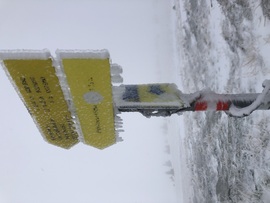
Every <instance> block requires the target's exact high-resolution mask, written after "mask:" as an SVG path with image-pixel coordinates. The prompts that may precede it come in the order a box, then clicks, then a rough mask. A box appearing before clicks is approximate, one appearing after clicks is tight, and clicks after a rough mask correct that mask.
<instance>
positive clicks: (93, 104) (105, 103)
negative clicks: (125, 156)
mask: <svg viewBox="0 0 270 203" xmlns="http://www.w3.org/2000/svg"><path fill="white" fill-rule="evenodd" d="M59 57H60V59H61V60H62V68H63V70H64V73H65V75H66V79H67V83H68V86H69V88H70V93H71V98H72V101H73V105H74V108H75V112H76V116H77V118H78V122H79V124H80V127H81V132H82V134H83V141H84V143H86V144H88V145H91V146H93V147H96V148H99V149H103V148H106V147H108V146H110V145H112V144H115V142H116V136H115V128H114V107H113V97H112V87H111V75H110V61H109V57H107V56H105V57H102V56H100V55H93V56H92V55H91V54H90V55H89V56H88V55H87V54H84V53H81V54H80V53H77V55H74V56H66V57H65V54H61V51H60V52H59Z"/></svg>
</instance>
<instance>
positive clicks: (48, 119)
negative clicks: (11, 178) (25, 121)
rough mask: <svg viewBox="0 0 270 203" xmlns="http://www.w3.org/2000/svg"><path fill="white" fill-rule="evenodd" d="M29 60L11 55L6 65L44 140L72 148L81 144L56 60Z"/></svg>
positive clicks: (6, 60)
mask: <svg viewBox="0 0 270 203" xmlns="http://www.w3.org/2000/svg"><path fill="white" fill-rule="evenodd" d="M24 56H27V54H26V55H24ZM15 58H16V57H15ZM24 58H25V57H24ZM26 58H27V59H17V58H16V59H12V54H11V55H10V57H9V58H8V59H4V60H3V63H4V66H5V67H6V69H7V71H8V73H9V75H10V76H11V78H12V80H13V81H14V83H15V86H16V88H17V89H18V90H19V94H20V95H21V97H22V99H23V101H24V103H25V105H26V107H27V109H28V111H29V113H30V114H31V116H32V117H33V119H34V120H35V122H36V124H37V125H38V127H39V129H40V131H41V133H42V134H43V136H44V138H45V139H46V140H47V141H48V142H49V143H51V144H53V145H57V146H59V147H63V148H67V149H68V148H70V147H72V146H73V145H75V144H76V143H78V135H77V132H76V131H75V129H74V126H73V125H74V123H73V120H72V117H71V114H70V112H69V110H68V105H67V103H66V101H65V98H64V95H63V92H62V90H61V87H60V85H59V80H58V78H57V76H56V74H55V68H54V67H53V65H52V60H51V59H50V58H48V59H28V58H31V55H29V56H27V57H26Z"/></svg>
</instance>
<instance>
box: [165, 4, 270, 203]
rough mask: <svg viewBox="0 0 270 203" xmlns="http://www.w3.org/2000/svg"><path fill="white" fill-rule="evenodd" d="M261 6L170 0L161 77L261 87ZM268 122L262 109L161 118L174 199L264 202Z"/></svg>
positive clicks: (223, 87) (223, 88)
mask: <svg viewBox="0 0 270 203" xmlns="http://www.w3.org/2000/svg"><path fill="white" fill-rule="evenodd" d="M268 8H269V3H268V2H267V1H261V2H258V1H255V0H251V1H233V0H229V1H228V0H211V1H208V0H192V1H190V0H175V6H174V10H175V19H174V20H175V24H176V29H175V33H176V35H175V45H176V47H175V49H177V50H176V52H175V53H176V55H175V61H174V62H175V66H174V68H172V70H171V71H172V72H173V73H174V75H170V74H166V72H168V69H167V70H166V72H165V71H164V77H166V78H167V79H170V80H172V81H175V83H177V85H178V86H179V87H180V88H181V90H182V91H183V92H184V93H192V92H197V91H200V90H203V89H211V90H212V91H214V92H217V93H223V94H240V93H255V92H258V93H260V92H261V91H262V88H261V84H262V82H263V81H264V80H265V79H269V76H270V71H269V66H270V61H269V56H267V55H268V54H269V52H270V43H269V35H270V29H269V24H270V20H269V16H270V13H269V9H268ZM266 89H267V88H266ZM265 91H267V90H265ZM262 97H263V95H262ZM261 99H262V98H258V101H256V102H255V103H254V105H258V103H260V102H261ZM250 108H251V107H250ZM249 110H250V109H249ZM269 121H270V115H269V112H268V111H254V112H253V113H252V114H251V115H250V116H248V117H245V118H233V117H228V116H227V115H226V114H225V113H222V112H196V113H194V112H188V113H184V114H183V116H182V117H172V118H168V119H167V125H166V130H167V133H168V135H169V143H170V149H171V150H170V151H171V155H172V157H173V158H172V166H173V170H174V180H175V185H176V189H177V191H178V194H179V202H184V203H187V202H192V203H211V202H213V203H216V202H233V203H234V202H237V203H239V202H240V203H251V202H252V203H253V202H256V203H267V202H269V201H270V199H269V194H270V192H269V191H270V184H269V180H270V175H269V174H270V173H269V171H270V165H269V158H270V153H269V151H270V142H269V141H270V139H269V130H270V129H269V125H268V124H269ZM183 125H184V127H183ZM174 133H175V134H178V136H177V137H176V136H174ZM176 143H177V144H176Z"/></svg>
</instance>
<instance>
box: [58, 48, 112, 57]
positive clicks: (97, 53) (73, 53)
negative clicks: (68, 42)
mask: <svg viewBox="0 0 270 203" xmlns="http://www.w3.org/2000/svg"><path fill="white" fill-rule="evenodd" d="M56 56H57V58H62V59H64V58H76V59H78V58H81V59H84V58H90V59H108V58H110V54H109V52H108V50H106V49H103V50H77V49H75V50H65V49H57V50H56Z"/></svg>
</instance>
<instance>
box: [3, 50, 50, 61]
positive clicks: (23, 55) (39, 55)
mask: <svg viewBox="0 0 270 203" xmlns="http://www.w3.org/2000/svg"><path fill="white" fill-rule="evenodd" d="M50 57H51V54H50V51H49V50H48V49H43V50H27V49H17V50H0V59H1V60H7V59H44V60H46V59H48V58H50Z"/></svg>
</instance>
